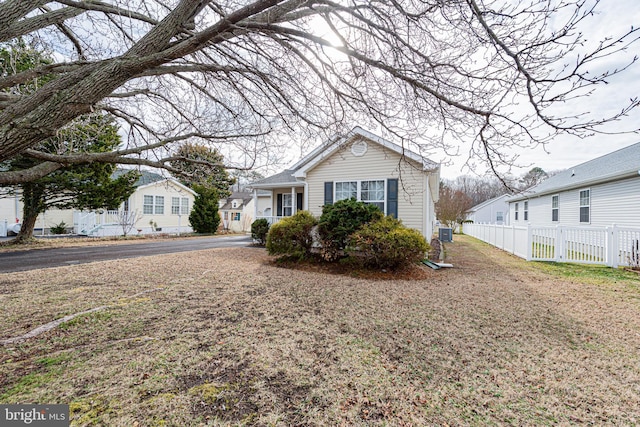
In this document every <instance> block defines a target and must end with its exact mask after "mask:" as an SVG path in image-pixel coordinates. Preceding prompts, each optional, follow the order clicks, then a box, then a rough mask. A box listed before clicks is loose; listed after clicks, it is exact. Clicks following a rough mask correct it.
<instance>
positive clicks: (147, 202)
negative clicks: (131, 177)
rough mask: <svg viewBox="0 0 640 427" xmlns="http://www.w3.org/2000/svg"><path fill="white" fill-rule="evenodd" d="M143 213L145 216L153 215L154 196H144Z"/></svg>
mask: <svg viewBox="0 0 640 427" xmlns="http://www.w3.org/2000/svg"><path fill="white" fill-rule="evenodd" d="M142 213H143V214H145V215H153V196H144V200H143V204H142Z"/></svg>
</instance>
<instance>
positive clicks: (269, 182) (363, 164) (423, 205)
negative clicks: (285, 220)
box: [251, 127, 440, 239]
mask: <svg viewBox="0 0 640 427" xmlns="http://www.w3.org/2000/svg"><path fill="white" fill-rule="evenodd" d="M439 185H440V165H439V164H438V163H434V162H432V161H431V160H428V159H425V158H423V157H422V156H420V155H418V154H416V153H414V152H412V151H410V150H407V149H406V148H404V147H402V146H400V145H397V144H395V143H393V142H390V141H387V140H385V139H383V138H381V137H379V136H377V135H374V134H372V133H370V132H368V131H365V130H364V129H361V128H359V127H356V128H354V129H353V130H352V131H351V132H350V133H349V134H348V135H347V136H344V137H338V138H335V139H333V140H331V141H329V142H327V143H325V144H323V145H322V146H320V147H318V148H316V149H315V150H313V151H312V152H311V153H309V154H308V155H307V156H305V157H304V158H302V159H301V160H300V161H298V162H297V163H296V164H294V165H293V166H291V168H289V169H287V170H285V171H283V172H281V173H279V174H276V175H273V176H270V177H268V178H265V179H263V180H260V181H257V182H254V183H253V184H252V185H251V188H253V190H254V197H256V198H257V195H258V191H260V190H262V191H268V192H270V194H271V197H270V202H269V204H268V206H267V207H265V208H263V209H261V210H262V212H263V214H262V215H260V214H259V213H258V212H257V211H256V215H255V217H256V218H261V217H265V218H268V219H269V220H270V221H271V222H274V221H277V220H278V219H280V218H282V217H285V216H291V215H293V214H295V212H296V211H298V210H308V211H310V212H311V213H312V214H313V215H315V216H320V215H321V214H322V207H323V206H324V205H325V204H331V203H333V202H334V201H337V200H342V199H348V198H351V197H354V198H356V199H357V200H361V201H364V202H366V203H372V204H375V205H377V206H378V207H380V209H381V210H382V211H383V212H384V213H385V214H387V215H394V216H396V217H397V218H399V219H401V220H402V221H403V223H404V224H405V225H406V226H407V227H411V228H415V229H417V230H419V231H420V232H421V233H422V234H423V235H424V236H425V237H427V238H428V239H429V238H431V235H432V234H433V229H434V223H435V206H434V203H435V202H436V201H437V200H438V191H439ZM254 206H258V204H257V203H254ZM267 213H268V214H269V215H267Z"/></svg>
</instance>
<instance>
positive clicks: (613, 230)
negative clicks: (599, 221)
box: [607, 224, 620, 268]
mask: <svg viewBox="0 0 640 427" xmlns="http://www.w3.org/2000/svg"><path fill="white" fill-rule="evenodd" d="M618 237H619V233H618V226H616V225H615V224H613V226H612V227H607V248H608V249H609V250H608V251H607V265H609V266H611V267H613V268H618V262H619V259H618V258H619V256H618V254H619V253H620V247H619V246H620V239H619V238H618Z"/></svg>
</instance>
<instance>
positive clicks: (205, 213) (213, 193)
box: [154, 185, 220, 234]
mask: <svg viewBox="0 0 640 427" xmlns="http://www.w3.org/2000/svg"><path fill="white" fill-rule="evenodd" d="M193 190H194V191H195V192H196V193H197V194H196V200H195V201H194V202H193V209H191V213H190V214H189V224H191V227H192V228H193V231H195V232H196V233H211V234H213V233H215V232H216V231H218V226H219V225H220V214H219V213H218V200H219V199H220V197H218V190H217V189H216V188H214V187H207V186H204V185H194V186H193ZM154 228H155V227H154Z"/></svg>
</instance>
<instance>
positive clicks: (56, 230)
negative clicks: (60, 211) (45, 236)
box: [49, 221, 67, 234]
mask: <svg viewBox="0 0 640 427" xmlns="http://www.w3.org/2000/svg"><path fill="white" fill-rule="evenodd" d="M49 231H50V232H51V234H65V233H66V232H67V224H66V223H65V222H64V221H61V222H60V224H56V225H52V226H51V228H49Z"/></svg>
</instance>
